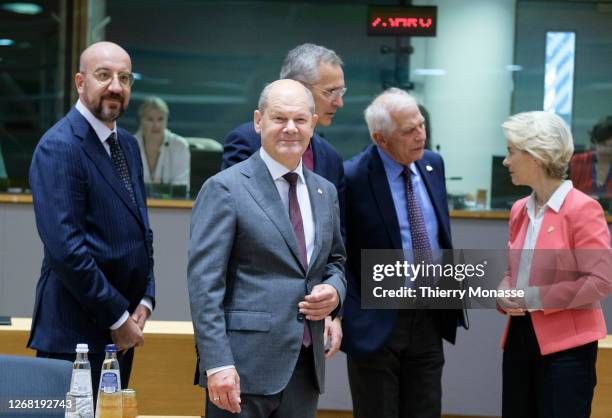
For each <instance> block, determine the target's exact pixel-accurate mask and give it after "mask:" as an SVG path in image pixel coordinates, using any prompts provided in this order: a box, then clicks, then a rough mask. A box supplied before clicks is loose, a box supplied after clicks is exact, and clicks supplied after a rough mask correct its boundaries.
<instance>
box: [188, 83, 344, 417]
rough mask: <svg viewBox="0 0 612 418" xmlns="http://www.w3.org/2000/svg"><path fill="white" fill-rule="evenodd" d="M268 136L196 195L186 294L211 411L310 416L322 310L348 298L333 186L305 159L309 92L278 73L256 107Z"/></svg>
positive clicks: (311, 122) (316, 388) (319, 362)
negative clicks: (305, 164) (307, 167)
mask: <svg viewBox="0 0 612 418" xmlns="http://www.w3.org/2000/svg"><path fill="white" fill-rule="evenodd" d="M254 120H255V122H254V124H255V129H256V130H257V132H258V133H260V134H261V138H262V146H261V148H260V149H259V151H258V152H256V153H255V154H253V155H252V156H251V157H250V158H249V159H248V160H246V161H243V162H241V163H239V164H236V165H235V166H233V167H230V168H229V169H227V170H224V171H222V172H220V173H218V174H217V175H215V176H214V177H212V178H211V179H209V180H208V181H207V182H206V183H205V184H204V186H203V187H202V190H201V191H200V193H199V195H198V198H197V200H196V203H195V206H194V209H193V215H192V222H191V243H190V247H189V268H188V281H189V297H190V301H191V313H192V319H193V323H194V328H195V333H196V341H197V345H198V349H199V351H200V354H201V359H200V372H201V377H200V382H201V384H202V385H203V386H206V387H208V396H207V403H206V416H207V417H209V418H217V417H233V416H235V415H234V414H235V413H238V414H239V415H238V416H240V417H248V418H268V417H283V418H293V417H295V418H297V417H300V418H302V417H303V418H308V417H311V418H314V417H315V414H316V408H317V400H318V394H319V393H320V392H323V389H324V379H325V375H324V371H325V359H324V353H323V327H324V324H323V322H324V321H323V320H324V318H325V317H326V316H327V315H330V314H331V313H332V311H337V310H338V309H339V308H340V306H341V302H342V301H343V300H344V295H345V285H346V281H345V279H344V261H345V253H344V245H343V242H342V236H341V232H340V214H339V208H338V197H337V193H336V189H335V187H334V186H333V185H332V184H331V183H330V182H328V181H327V180H325V179H324V178H323V177H320V176H319V175H317V174H314V173H312V172H310V171H308V170H304V169H303V159H302V155H303V153H304V151H305V150H306V148H307V147H308V143H309V142H310V138H311V136H312V130H313V128H314V126H315V124H316V121H317V116H316V115H315V114H314V101H313V99H312V95H311V94H310V92H309V91H308V90H307V89H306V88H305V87H304V86H303V85H301V84H300V83H298V82H296V81H293V80H278V81H276V82H274V83H272V84H270V85H268V86H267V87H266V88H265V89H264V90H263V91H262V93H261V97H260V100H259V105H258V110H256V111H255V115H254Z"/></svg>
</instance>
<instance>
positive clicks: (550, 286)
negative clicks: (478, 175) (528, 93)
mask: <svg viewBox="0 0 612 418" xmlns="http://www.w3.org/2000/svg"><path fill="white" fill-rule="evenodd" d="M502 128H503V129H504V133H505V135H506V138H507V140H508V154H507V156H506V159H505V160H504V165H505V166H506V168H508V170H509V172H510V176H511V177H512V183H514V184H515V185H526V186H529V187H531V188H532V190H533V192H532V193H531V195H530V196H528V197H526V198H524V199H521V200H519V201H518V202H516V203H515V204H514V206H513V207H512V210H511V212H510V234H509V235H510V239H509V242H508V248H509V263H508V271H507V275H506V277H505V278H504V281H503V283H502V287H506V288H517V289H523V290H524V297H522V298H518V299H499V300H498V304H499V307H500V309H501V310H502V311H503V312H505V313H506V314H507V315H508V317H509V320H508V326H507V327H506V332H505V334H504V336H503V338H502V347H503V348H504V358H503V396H502V417H503V418H515V417H516V418H529V417H538V418H544V417H546V418H548V417H550V418H553V417H554V418H560V417H567V418H582V417H589V416H590V411H591V401H592V399H593V390H594V388H595V383H596V375H595V361H596V358H597V340H599V339H601V338H604V337H605V336H606V324H605V321H604V317H603V314H602V311H601V308H600V307H599V301H600V300H602V299H604V298H605V297H606V296H608V295H609V294H610V293H612V279H611V277H610V275H611V272H612V263H611V262H610V259H611V257H610V234H609V230H608V225H607V223H606V219H605V216H604V213H603V210H602V208H601V206H600V205H599V203H597V201H595V200H593V199H591V198H590V197H588V196H587V195H585V194H584V193H582V192H581V191H579V190H577V189H575V188H574V187H573V185H572V182H571V181H569V180H564V179H565V177H566V172H567V166H568V163H569V161H570V159H571V156H572V153H573V150H574V146H573V141H572V135H571V132H570V130H569V129H568V127H567V125H566V124H565V123H564V122H563V120H562V119H561V118H559V117H558V116H556V115H554V114H552V113H548V112H526V113H520V114H517V115H514V116H512V117H510V118H509V119H508V120H507V121H506V122H504V123H503V124H502Z"/></svg>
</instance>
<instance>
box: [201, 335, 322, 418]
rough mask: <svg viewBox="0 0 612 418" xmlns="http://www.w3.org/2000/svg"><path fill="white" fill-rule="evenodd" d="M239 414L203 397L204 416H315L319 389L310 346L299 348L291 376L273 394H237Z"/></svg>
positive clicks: (286, 417) (264, 417) (268, 417)
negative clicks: (279, 390) (284, 384)
mask: <svg viewBox="0 0 612 418" xmlns="http://www.w3.org/2000/svg"><path fill="white" fill-rule="evenodd" d="M240 400H241V403H240V409H241V412H240V414H232V413H231V412H228V411H225V410H223V409H220V408H217V406H215V405H214V404H213V403H211V402H210V400H209V399H208V396H207V397H206V414H205V416H206V418H315V417H316V413H317V402H318V400H319V391H318V389H317V380H316V376H315V372H314V357H313V352H312V346H310V347H308V348H304V347H302V350H301V352H300V356H299V358H298V361H297V364H296V366H295V369H294V370H293V374H292V375H291V379H289V383H288V384H287V386H286V387H285V389H283V390H282V391H281V392H279V393H276V394H274V395H249V394H240Z"/></svg>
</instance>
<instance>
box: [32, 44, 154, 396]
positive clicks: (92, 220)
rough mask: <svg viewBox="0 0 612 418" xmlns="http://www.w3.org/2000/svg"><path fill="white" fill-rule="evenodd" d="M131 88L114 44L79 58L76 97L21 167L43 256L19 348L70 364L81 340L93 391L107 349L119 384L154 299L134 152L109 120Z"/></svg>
mask: <svg viewBox="0 0 612 418" xmlns="http://www.w3.org/2000/svg"><path fill="white" fill-rule="evenodd" d="M133 81H134V75H133V74H132V63H131V60H130V56H129V55H128V53H127V52H126V51H125V50H124V49H123V48H121V47H120V46H119V45H117V44H114V43H111V42H98V43H95V44H93V45H91V46H90V47H89V48H87V49H86V50H85V51H83V53H82V54H81V58H80V66H79V72H78V73H77V74H76V75H75V84H76V89H77V91H78V93H79V100H78V101H77V103H76V106H75V107H74V108H72V110H71V111H70V112H69V113H68V114H67V115H66V116H65V117H64V118H62V119H61V120H60V121H59V122H58V123H56V124H55V125H54V126H53V127H52V128H50V129H49V130H48V131H47V132H46V133H45V134H44V135H43V137H42V138H41V140H40V142H39V143H38V146H37V147H36V150H35V151H34V156H33V158H32V164H31V167H30V186H31V187H32V198H33V201H34V211H35V215H36V226H37V227H38V234H39V235H40V239H41V240H42V242H43V245H44V258H43V262H42V269H41V276H40V279H39V281H38V285H37V286H36V302H35V305H34V314H33V315H32V330H31V333H30V340H29V341H28V347H30V348H33V349H35V350H37V356H39V357H47V358H59V359H64V360H74V358H75V347H76V345H77V343H87V344H88V345H89V360H90V362H91V372H92V373H91V375H92V379H93V388H94V392H97V390H98V381H99V379H100V369H101V367H102V362H103V360H104V349H105V346H106V344H109V343H114V344H116V345H117V348H118V349H119V351H120V354H119V356H118V357H119V366H120V368H121V383H122V384H123V387H127V385H128V382H129V379H130V371H131V367H132V358H133V353H134V351H133V347H135V346H140V345H142V344H143V342H144V339H143V332H142V330H143V328H144V325H145V321H146V320H147V319H148V317H149V315H151V311H152V310H153V304H154V297H155V281H154V278H153V249H152V241H153V237H152V233H151V230H150V228H149V220H148V216H147V202H146V196H145V188H144V183H143V177H142V163H141V161H140V151H139V150H138V144H137V143H136V139H135V138H134V137H133V136H132V135H130V134H129V133H128V132H127V131H125V130H123V129H121V128H119V127H117V123H116V120H117V118H119V116H121V114H122V113H123V111H124V110H125V108H127V106H128V103H129V100H130V92H131V87H132V83H133Z"/></svg>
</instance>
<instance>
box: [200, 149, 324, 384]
mask: <svg viewBox="0 0 612 418" xmlns="http://www.w3.org/2000/svg"><path fill="white" fill-rule="evenodd" d="M259 156H260V157H261V159H262V160H263V162H264V164H265V165H266V167H268V171H269V172H270V175H271V176H272V179H273V180H274V185H275V186H276V189H277V190H278V194H279V195H280V198H281V200H282V202H283V205H285V208H286V209H287V216H289V182H288V181H287V180H285V179H284V178H283V176H284V175H285V174H287V173H290V172H293V173H296V174H297V175H298V181H297V184H296V194H297V199H298V203H299V205H300V212H301V214H302V223H303V224H304V239H305V240H306V257H307V259H308V263H310V257H311V256H312V251H313V249H314V218H313V217H312V207H311V206H310V196H309V195H308V187H307V186H306V180H305V179H304V170H303V169H302V160H300V163H299V164H298V166H297V167H296V169H295V170H293V171H292V170H289V169H288V168H287V167H285V166H284V165H282V164H281V163H279V162H278V161H276V160H275V159H274V158H272V157H271V156H270V154H268V153H267V152H266V150H264V149H263V147H261V148H259ZM233 368H234V365H227V366H220V367H213V368H212V369H208V370H206V375H207V376H212V375H213V374H215V373H218V372H220V371H222V370H227V369H233Z"/></svg>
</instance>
